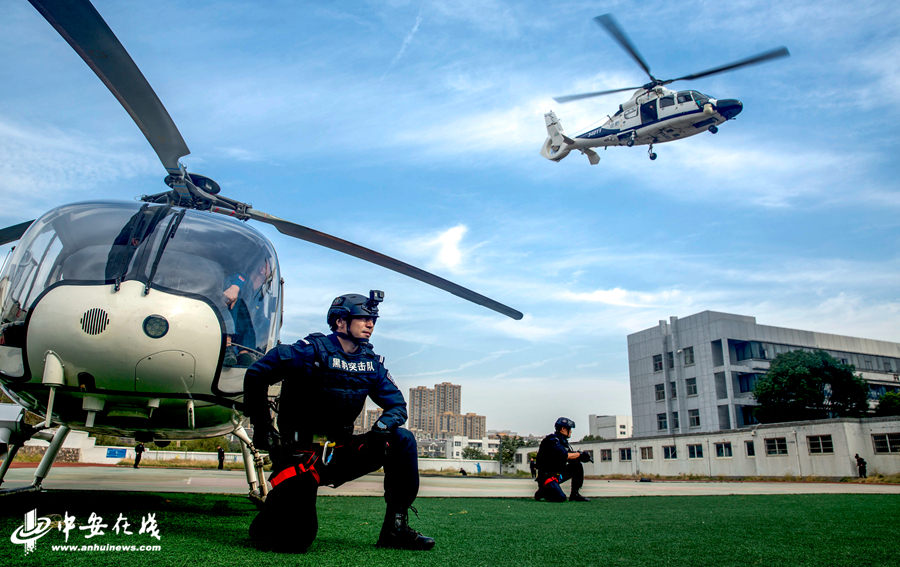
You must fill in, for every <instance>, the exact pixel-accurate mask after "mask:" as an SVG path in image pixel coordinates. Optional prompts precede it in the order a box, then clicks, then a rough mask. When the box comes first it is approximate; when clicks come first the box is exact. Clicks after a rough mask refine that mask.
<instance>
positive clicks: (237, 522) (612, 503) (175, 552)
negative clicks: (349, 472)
mask: <svg viewBox="0 0 900 567" xmlns="http://www.w3.org/2000/svg"><path fill="white" fill-rule="evenodd" d="M416 506H417V508H418V510H419V516H420V517H419V518H418V519H416V518H415V516H414V515H413V514H411V523H412V525H413V527H415V528H417V529H419V531H421V532H423V533H425V534H427V535H429V536H432V537H434V538H435V539H436V540H437V546H436V547H435V549H433V550H432V551H426V552H409V551H398V550H384V549H375V548H374V547H373V543H374V542H375V540H376V539H377V537H378V531H379V528H380V525H381V519H382V518H383V514H384V503H383V500H382V499H381V498H366V497H333V496H332V497H320V498H319V502H318V507H319V522H320V526H319V535H318V538H317V540H316V541H315V543H313V545H312V547H311V548H310V550H309V551H308V552H307V553H306V554H305V555H279V554H276V553H272V552H260V551H256V550H254V549H252V548H251V547H250V546H249V541H248V538H247V527H248V526H249V524H250V521H251V520H252V518H253V517H254V515H255V513H256V508H255V506H254V505H253V504H252V503H251V502H250V501H249V500H248V499H247V498H246V497H242V496H236V495H211V494H155V493H133V492H129V493H126V492H103V491H84V492H81V491H79V492H68V491H60V492H46V493H42V494H17V495H12V496H4V497H0V563H2V564H4V565H41V566H47V565H78V566H85V567H99V566H103V565H115V566H117V567H127V566H131V565H134V566H138V565H139V566H142V567H146V566H147V565H191V566H194V565H199V566H204V567H206V566H213V565H259V566H265V567H270V566H271V567H274V566H279V565H292V566H293V565H296V566H303V565H310V566H316V567H328V566H340V567H351V566H356V565H360V566H366V567H379V566H389V567H401V566H403V567H405V566H407V565H412V566H417V565H422V566H447V567H471V566H481V565H485V566H492V567H499V566H516V567H523V566H556V565H560V566H562V565H575V566H579V565H599V566H614V565H627V566H641V565H653V566H661V565H662V566H669V565H671V566H676V565H678V566H680V565H684V566H690V567H698V566H706V565H710V566H727V565H735V566H742V567H745V566H752V565H762V566H794V565H797V566H799V565H804V566H806V565H809V566H813V565H821V566H828V567H833V566H841V565H846V566H848V567H850V566H852V567H864V566H868V565H891V566H894V565H897V564H898V563H900V559H898V558H900V522H898V521H897V512H898V511H900V496H897V495H847V494H835V495H831V494H829V495H787V496H782V495H778V496H660V497H630V498H602V499H601V498H595V499H593V500H592V501H591V502H590V503H586V504H582V503H568V502H567V503H563V504H551V503H546V502H535V501H533V500H522V499H476V498H422V499H419V500H417V501H416ZM33 508H36V509H37V516H38V517H51V519H55V516H53V515H54V514H56V515H60V516H62V515H63V513H64V512H68V514H69V515H70V516H74V517H75V518H76V523H77V524H78V526H86V525H87V523H88V517H89V516H90V515H91V513H92V512H93V513H96V514H98V515H99V516H100V517H102V518H103V522H104V523H107V524H108V528H106V530H105V531H106V534H105V535H103V536H98V537H94V538H91V539H86V538H85V535H86V534H87V533H89V532H88V531H82V530H78V529H77V528H76V529H75V530H73V531H72V532H70V534H69V544H78V545H93V544H95V543H96V544H98V545H113V546H115V545H120V546H130V545H137V546H140V545H148V544H158V545H160V546H161V550H160V551H157V552H143V553H142V552H115V551H93V552H74V553H73V552H68V553H66V552H61V551H52V549H51V546H52V545H59V544H63V543H64V541H63V534H62V533H61V532H58V531H56V530H52V531H50V532H49V533H48V534H47V535H45V536H44V537H42V538H41V539H39V540H37V545H36V549H35V551H34V552H33V553H31V554H30V555H28V556H27V557H26V556H25V553H24V548H23V546H21V545H15V544H13V543H12V542H11V541H10V536H11V535H12V533H13V532H14V531H15V530H16V528H18V527H19V526H21V525H22V523H23V516H24V514H25V512H27V511H29V510H31V509H33ZM148 513H152V514H154V515H155V518H156V522H157V524H158V526H159V532H160V537H161V539H160V540H159V541H157V540H155V539H152V538H150V537H149V536H148V535H147V534H138V531H139V529H140V524H141V519H142V517H145V516H146V515H147V514H148ZM119 514H122V515H124V516H125V517H127V518H128V521H129V522H130V523H131V524H132V525H131V526H130V528H129V529H130V530H131V531H133V532H134V533H133V534H132V535H124V534H121V533H120V534H118V535H117V534H115V533H113V532H112V526H113V524H114V523H115V520H116V519H117V518H118V516H119Z"/></svg>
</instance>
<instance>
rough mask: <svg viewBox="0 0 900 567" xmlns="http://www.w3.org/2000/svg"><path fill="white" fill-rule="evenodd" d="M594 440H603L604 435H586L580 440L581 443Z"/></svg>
mask: <svg viewBox="0 0 900 567" xmlns="http://www.w3.org/2000/svg"><path fill="white" fill-rule="evenodd" d="M593 441H603V437H601V436H600V435H585V436H584V437H582V438H581V441H579V443H591V442H593Z"/></svg>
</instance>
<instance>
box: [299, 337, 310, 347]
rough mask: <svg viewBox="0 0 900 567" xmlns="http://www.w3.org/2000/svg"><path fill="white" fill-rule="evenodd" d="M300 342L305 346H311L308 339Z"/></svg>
mask: <svg viewBox="0 0 900 567" xmlns="http://www.w3.org/2000/svg"><path fill="white" fill-rule="evenodd" d="M300 342H301V343H303V344H305V345H306V346H309V341H308V340H306V339H300Z"/></svg>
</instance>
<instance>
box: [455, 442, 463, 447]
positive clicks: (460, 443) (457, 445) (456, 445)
mask: <svg viewBox="0 0 900 567" xmlns="http://www.w3.org/2000/svg"><path fill="white" fill-rule="evenodd" d="M453 446H454V447H460V446H462V441H454V442H453Z"/></svg>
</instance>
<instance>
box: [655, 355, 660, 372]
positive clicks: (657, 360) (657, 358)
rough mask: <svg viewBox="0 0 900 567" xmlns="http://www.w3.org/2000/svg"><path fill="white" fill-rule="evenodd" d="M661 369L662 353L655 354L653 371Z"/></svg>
mask: <svg viewBox="0 0 900 567" xmlns="http://www.w3.org/2000/svg"><path fill="white" fill-rule="evenodd" d="M660 370H662V355H661V354H654V355H653V371H654V372H659V371H660Z"/></svg>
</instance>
